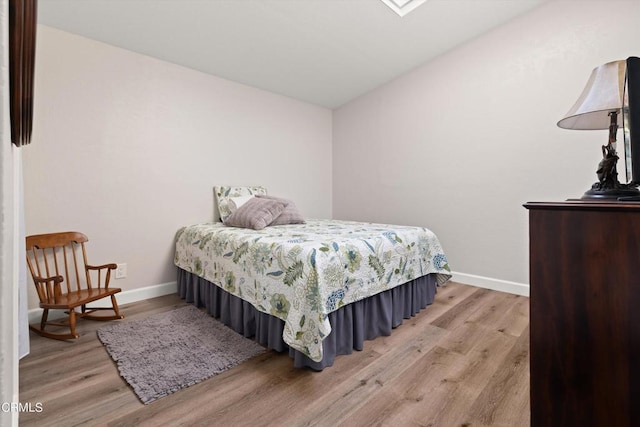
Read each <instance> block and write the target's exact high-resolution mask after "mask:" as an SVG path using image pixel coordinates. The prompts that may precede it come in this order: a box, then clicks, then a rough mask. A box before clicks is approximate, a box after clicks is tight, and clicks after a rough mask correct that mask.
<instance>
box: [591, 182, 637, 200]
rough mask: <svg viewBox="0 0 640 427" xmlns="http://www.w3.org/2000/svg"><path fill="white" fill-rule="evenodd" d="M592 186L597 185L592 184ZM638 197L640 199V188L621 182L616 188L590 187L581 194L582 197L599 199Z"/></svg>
mask: <svg viewBox="0 0 640 427" xmlns="http://www.w3.org/2000/svg"><path fill="white" fill-rule="evenodd" d="M594 187H597V185H596V184H594ZM621 197H624V198H638V199H640V190H638V189H637V188H636V187H635V186H631V185H624V184H621V185H620V186H619V187H618V188H604V189H598V188H591V189H590V190H587V191H586V192H585V193H584V194H583V196H582V200H584V199H600V200H618V199H619V198H621Z"/></svg>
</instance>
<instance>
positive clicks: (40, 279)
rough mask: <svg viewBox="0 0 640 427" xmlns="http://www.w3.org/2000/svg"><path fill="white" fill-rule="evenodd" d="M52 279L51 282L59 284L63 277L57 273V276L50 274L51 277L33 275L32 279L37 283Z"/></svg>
mask: <svg viewBox="0 0 640 427" xmlns="http://www.w3.org/2000/svg"><path fill="white" fill-rule="evenodd" d="M52 280H53V284H54V285H56V284H60V283H62V282H64V277H62V276H60V275H58V276H51V277H40V276H33V281H34V283H35V284H36V285H37V284H39V283H47V282H50V281H52Z"/></svg>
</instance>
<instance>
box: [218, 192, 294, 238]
mask: <svg viewBox="0 0 640 427" xmlns="http://www.w3.org/2000/svg"><path fill="white" fill-rule="evenodd" d="M285 207H286V205H285V204H284V202H282V201H280V200H272V199H260V198H257V197H253V198H251V199H249V201H248V202H246V203H245V204H243V205H242V206H240V207H239V208H238V210H237V211H235V212H234V213H232V214H231V215H229V216H228V217H227V219H226V220H225V221H224V225H228V226H231V227H242V228H252V229H254V230H262V229H263V228H265V227H266V226H267V225H269V224H271V222H273V220H274V219H275V218H277V217H278V216H280V214H281V213H282V212H283V211H284V209H285Z"/></svg>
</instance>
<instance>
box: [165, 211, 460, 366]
mask: <svg viewBox="0 0 640 427" xmlns="http://www.w3.org/2000/svg"><path fill="white" fill-rule="evenodd" d="M175 265H176V266H178V267H180V268H182V269H183V270H185V271H188V272H190V273H193V274H196V275H198V276H200V277H203V278H205V279H206V280H208V281H210V282H212V283H215V284H216V285H218V286H220V287H221V288H223V289H224V290H226V291H227V292H229V293H231V294H233V295H235V296H237V297H240V298H242V299H244V300H245V301H248V302H250V303H251V304H252V305H253V306H254V307H256V308H257V309H258V310H259V311H261V312H264V313H269V314H271V315H273V316H276V317H278V318H280V319H282V320H283V321H284V322H285V326H284V332H283V339H284V342H286V343H287V344H288V345H289V346H290V347H292V348H294V349H296V350H298V351H301V352H302V353H304V354H306V355H307V356H309V357H310V358H311V359H312V360H314V361H320V360H322V340H323V339H324V338H325V337H326V336H327V335H329V333H330V332H331V325H330V323H329V320H328V318H327V315H328V314H329V313H330V312H332V311H334V310H337V309H339V308H340V307H342V306H343V305H346V304H349V303H352V302H355V301H358V300H361V299H364V298H367V297H369V296H371V295H375V294H377V293H380V292H382V291H385V290H387V289H391V288H393V287H395V286H398V285H401V284H403V283H406V282H408V281H410V280H413V279H415V278H418V277H420V276H424V275H426V274H429V273H436V275H437V276H436V277H437V283H438V284H439V285H441V284H443V283H444V282H446V281H447V280H449V279H450V277H451V274H450V270H449V265H448V263H447V258H446V256H445V254H444V252H443V250H442V247H441V245H440V242H439V241H438V238H437V237H436V235H435V234H434V233H432V232H431V231H430V230H428V229H426V228H421V227H409V226H399V225H386V224H370V223H360V222H351V221H336V220H307V223H306V224H299V225H280V226H271V227H266V228H265V229H262V230H259V231H256V230H249V229H243V228H233V227H227V226H225V225H223V224H222V223H205V224H197V225H192V226H189V227H184V228H182V229H180V230H179V231H178V233H177V235H176V253H175Z"/></svg>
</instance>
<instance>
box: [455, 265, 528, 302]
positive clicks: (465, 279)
mask: <svg viewBox="0 0 640 427" xmlns="http://www.w3.org/2000/svg"><path fill="white" fill-rule="evenodd" d="M451 274H452V275H453V277H452V278H451V280H452V281H454V282H458V283H463V284H465V285H471V286H477V287H479V288H486V289H493V290H494V291H500V292H508V293H510V294H516V295H522V296H525V297H528V296H529V285H527V284H525V283H517V282H509V281H507V280H500V279H494V278H491V277H483V276H476V275H474V274H465V273H458V272H455V271H452V272H451Z"/></svg>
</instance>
